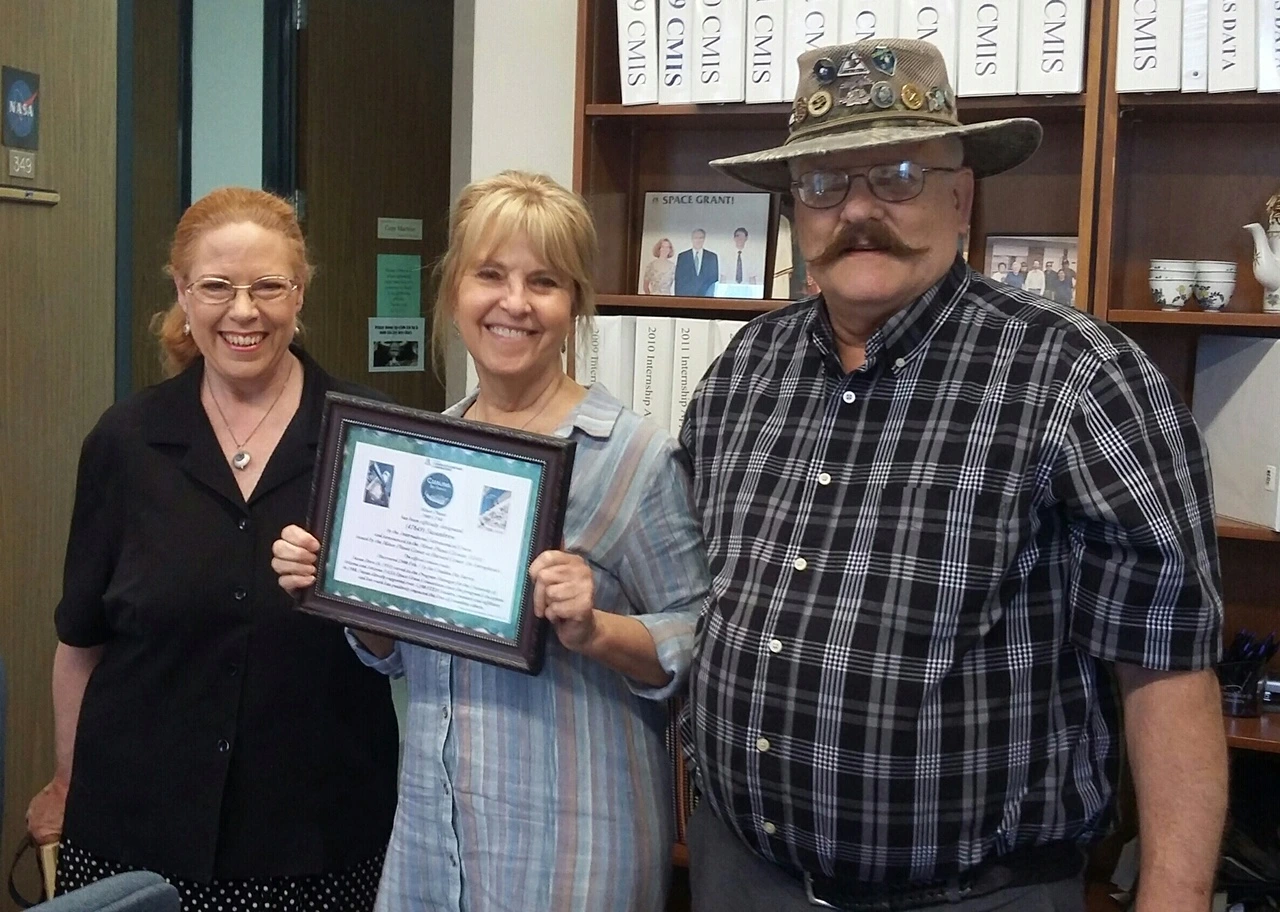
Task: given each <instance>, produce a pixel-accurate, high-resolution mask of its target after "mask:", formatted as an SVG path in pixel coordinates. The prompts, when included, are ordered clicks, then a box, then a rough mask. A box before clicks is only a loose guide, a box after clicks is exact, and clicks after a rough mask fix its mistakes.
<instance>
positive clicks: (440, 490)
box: [422, 472, 453, 510]
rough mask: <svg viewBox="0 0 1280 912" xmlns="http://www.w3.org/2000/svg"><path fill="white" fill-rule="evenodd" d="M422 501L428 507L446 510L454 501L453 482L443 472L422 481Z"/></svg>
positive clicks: (435, 473) (433, 474)
mask: <svg viewBox="0 0 1280 912" xmlns="http://www.w3.org/2000/svg"><path fill="white" fill-rule="evenodd" d="M422 499H423V500H424V501H425V502H426V504H427V506H428V507H432V508H434V509H436V510H441V509H444V508H445V507H447V506H448V505H449V501H451V500H453V482H452V481H450V480H449V476H448V475H445V474H444V473H443V472H432V473H431V474H430V475H428V476H427V477H426V478H424V479H422Z"/></svg>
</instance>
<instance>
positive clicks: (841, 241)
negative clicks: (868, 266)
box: [809, 219, 925, 266]
mask: <svg viewBox="0 0 1280 912" xmlns="http://www.w3.org/2000/svg"><path fill="white" fill-rule="evenodd" d="M857 246H866V247H874V248H877V249H879V250H883V251H884V252H885V253H888V254H890V255H891V256H899V257H908V256H915V255H916V254H920V253H924V252H925V251H924V249H923V248H920V247H912V246H911V245H910V244H908V243H907V242H906V241H904V240H903V239H902V238H901V237H899V236H898V234H897V232H895V231H894V230H893V229H892V228H890V227H889V226H888V225H886V224H885V223H884V222H882V221H879V220H877V219H867V220H865V221H861V222H844V223H843V224H841V226H840V230H839V231H837V232H836V234H835V237H833V238H832V239H831V241H830V243H828V244H827V246H826V247H825V248H823V250H822V252H821V253H819V254H818V255H817V256H816V257H814V258H813V259H812V260H810V261H809V263H810V265H812V266H828V265H830V264H831V263H834V262H835V261H836V260H838V259H840V257H842V256H844V255H845V254H846V253H848V252H849V250H851V249H852V248H854V247H857Z"/></svg>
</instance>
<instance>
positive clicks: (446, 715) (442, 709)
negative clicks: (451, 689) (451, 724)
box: [440, 706, 449, 719]
mask: <svg viewBox="0 0 1280 912" xmlns="http://www.w3.org/2000/svg"><path fill="white" fill-rule="evenodd" d="M440 715H441V716H442V717H443V718H445V719H447V718H449V707H447V706H441V707H440Z"/></svg>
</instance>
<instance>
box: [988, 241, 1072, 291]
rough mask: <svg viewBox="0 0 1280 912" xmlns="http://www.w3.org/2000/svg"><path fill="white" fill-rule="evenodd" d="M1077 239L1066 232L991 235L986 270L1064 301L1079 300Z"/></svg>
mask: <svg viewBox="0 0 1280 912" xmlns="http://www.w3.org/2000/svg"><path fill="white" fill-rule="evenodd" d="M1078 246H1079V245H1078V239H1077V238H1074V237H1069V236H1066V235H1017V236H998V237H997V236H988V237H987V241H986V256H985V257H984V264H983V272H984V273H985V274H986V275H988V276H990V277H991V278H993V279H995V280H996V281H997V282H1003V283H1005V284H1006V285H1011V286H1013V287H1014V288H1025V289H1026V290H1027V291H1030V292H1034V293H1035V294H1038V295H1041V296H1043V297H1046V298H1048V299H1049V300H1050V301H1057V302H1059V303H1061V304H1071V305H1074V304H1075V302H1076V265H1077V263H1078V261H1077V259H1076V250H1077V248H1078Z"/></svg>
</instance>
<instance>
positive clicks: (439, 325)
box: [431, 171, 598, 373]
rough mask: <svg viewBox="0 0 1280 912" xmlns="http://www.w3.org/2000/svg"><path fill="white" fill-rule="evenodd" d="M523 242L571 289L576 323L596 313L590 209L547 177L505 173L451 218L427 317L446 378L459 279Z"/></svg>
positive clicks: (464, 198) (463, 198) (480, 186)
mask: <svg viewBox="0 0 1280 912" xmlns="http://www.w3.org/2000/svg"><path fill="white" fill-rule="evenodd" d="M517 235H523V236H524V237H525V238H527V239H528V241H529V245H530V246H531V247H532V248H533V252H534V253H535V254H536V255H537V257H538V259H540V260H542V262H544V263H545V264H546V265H547V267H548V268H550V269H551V270H553V271H555V272H558V273H560V274H562V275H564V276H565V277H566V278H568V279H569V280H570V281H571V282H572V283H573V309H572V311H571V313H572V315H573V318H574V319H575V320H576V321H579V322H580V323H582V322H586V321H588V320H590V319H591V317H592V316H593V315H594V314H595V311H596V292H595V284H594V280H593V278H592V277H593V276H594V275H595V267H596V254H597V250H598V241H597V238H596V226H595V222H594V221H593V220H592V218H591V213H590V212H589V211H588V209H587V204H586V203H585V202H584V201H583V199H582V197H580V196H579V195H578V194H576V193H574V192H572V191H571V190H567V189H565V188H564V187H562V186H560V184H558V183H556V182H555V181H553V180H552V179H551V178H549V177H547V176H546V175H545V174H533V173H530V172H528V171H503V172H501V173H500V174H496V175H494V176H493V177H489V178H485V179H484V180H479V181H475V182H474V183H471V184H468V185H467V186H466V187H465V188H463V191H462V193H461V194H460V195H459V196H458V201H457V202H456V203H455V204H454V207H453V212H452V214H451V215H450V217H449V249H448V250H447V251H445V254H444V256H443V257H442V258H441V259H440V262H439V263H438V264H437V266H436V277H437V279H438V280H439V285H438V288H437V291H436V300H435V309H434V311H433V313H432V315H431V348H432V353H433V355H434V360H435V365H436V370H437V371H438V372H441V373H443V371H444V358H445V339H446V338H447V336H448V333H449V331H450V326H449V324H450V322H451V321H452V319H453V313H454V307H455V306H456V303H457V300H456V299H457V294H458V287H459V286H460V285H461V283H462V276H463V273H465V272H466V271H467V270H468V269H470V268H471V267H472V266H474V265H475V264H476V263H478V262H480V261H482V260H483V259H484V258H485V257H487V256H489V255H490V254H492V253H493V251H495V250H496V249H498V248H499V247H501V246H502V245H503V244H505V243H507V242H508V241H510V240H511V238H513V237H515V236H517Z"/></svg>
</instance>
